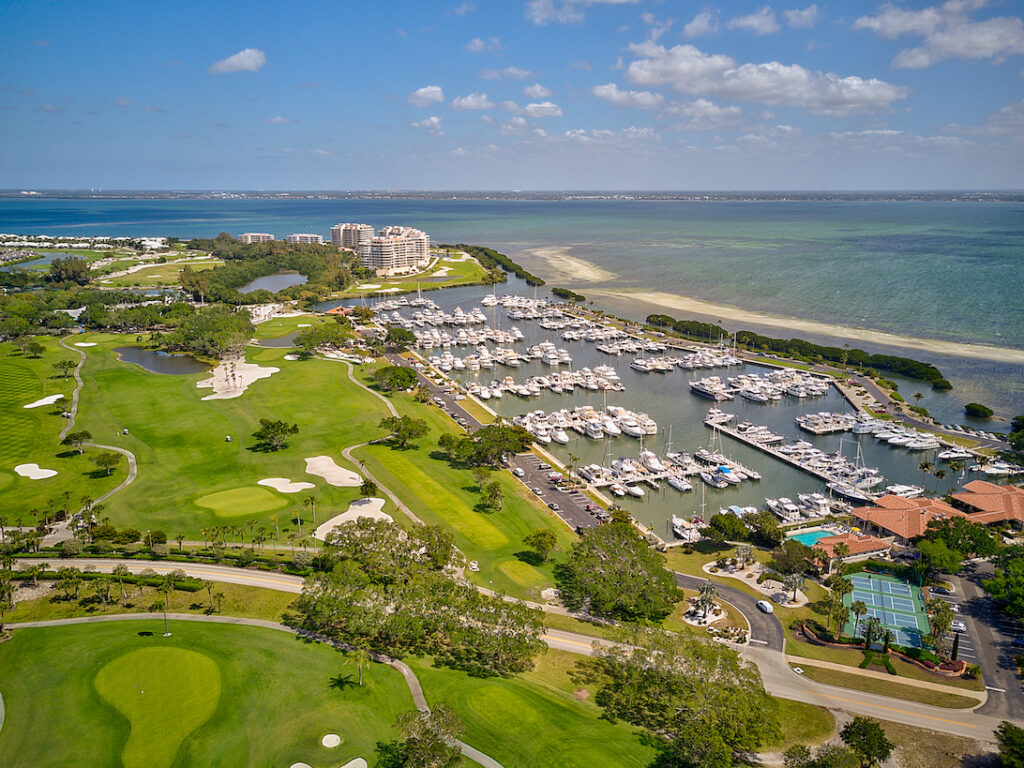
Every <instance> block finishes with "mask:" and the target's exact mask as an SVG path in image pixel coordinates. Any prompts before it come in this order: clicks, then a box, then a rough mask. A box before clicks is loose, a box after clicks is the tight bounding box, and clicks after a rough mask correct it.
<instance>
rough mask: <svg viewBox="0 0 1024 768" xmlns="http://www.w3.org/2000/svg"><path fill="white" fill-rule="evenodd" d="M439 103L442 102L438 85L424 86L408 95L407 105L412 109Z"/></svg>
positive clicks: (442, 96) (442, 95)
mask: <svg viewBox="0 0 1024 768" xmlns="http://www.w3.org/2000/svg"><path fill="white" fill-rule="evenodd" d="M439 101H444V91H443V90H441V86H440V85H425V86H423V87H422V88H417V89H416V90H415V91H413V92H412V93H410V94H409V103H410V104H412V105H413V106H414V107H429V106H430V105H431V104H434V103H436V102H439Z"/></svg>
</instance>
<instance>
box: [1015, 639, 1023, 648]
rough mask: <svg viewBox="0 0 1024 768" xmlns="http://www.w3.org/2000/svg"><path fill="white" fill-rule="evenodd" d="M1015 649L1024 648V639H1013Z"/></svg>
mask: <svg viewBox="0 0 1024 768" xmlns="http://www.w3.org/2000/svg"><path fill="white" fill-rule="evenodd" d="M1013 647H1014V648H1024V637H1015V638H1013Z"/></svg>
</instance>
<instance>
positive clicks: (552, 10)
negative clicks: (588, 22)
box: [526, 0, 640, 25]
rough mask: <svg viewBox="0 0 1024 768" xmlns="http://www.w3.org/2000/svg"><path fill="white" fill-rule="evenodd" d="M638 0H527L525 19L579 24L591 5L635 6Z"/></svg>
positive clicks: (542, 22)
mask: <svg viewBox="0 0 1024 768" xmlns="http://www.w3.org/2000/svg"><path fill="white" fill-rule="evenodd" d="M639 2H640V0H528V2H527V3H526V18H527V19H529V20H530V21H532V22H533V23H534V24H540V25H544V24H547V23H548V22H551V21H554V22H557V23H559V24H579V23H580V22H581V21H583V9H584V8H587V7H589V6H592V5H635V4H636V3H639Z"/></svg>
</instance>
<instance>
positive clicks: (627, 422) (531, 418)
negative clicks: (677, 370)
mask: <svg viewBox="0 0 1024 768" xmlns="http://www.w3.org/2000/svg"><path fill="white" fill-rule="evenodd" d="M512 423H513V424H518V425H520V426H522V427H524V428H525V429H526V430H527V431H528V432H530V433H531V434H532V435H534V436H535V437H537V438H538V441H539V442H542V443H543V442H551V440H545V439H544V432H545V430H543V429H541V430H540V434H538V431H537V428H538V427H549V428H550V427H552V426H555V427H558V428H560V429H561V430H563V431H565V430H572V431H574V432H577V433H579V434H581V435H583V436H584V437H589V438H592V439H595V440H600V439H602V438H604V437H606V436H607V437H618V436H619V435H626V436H627V437H636V438H641V437H644V436H645V435H656V434H657V433H658V424H657V422H656V421H654V419H652V418H651V417H650V416H648V415H647V414H646V413H634V412H633V411H630V410H627V409H625V408H622V407H620V406H617V405H609V406H607V407H606V408H605V410H604V411H599V410H597V409H595V408H594V407H593V406H590V405H581V406H579V407H576V408H563V409H561V410H557V411H552V412H551V413H545V412H544V411H542V410H537V411H531V412H529V413H525V414H521V415H519V416H514V417H513V418H512ZM548 436H551V435H548ZM553 439H555V442H563V441H562V440H561V439H560V436H559V438H553ZM564 442H568V437H567V434H566V440H565V441H564Z"/></svg>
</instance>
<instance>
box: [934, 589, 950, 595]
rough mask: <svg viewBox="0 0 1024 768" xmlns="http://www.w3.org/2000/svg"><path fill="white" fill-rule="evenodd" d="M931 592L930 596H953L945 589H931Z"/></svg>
mask: <svg viewBox="0 0 1024 768" xmlns="http://www.w3.org/2000/svg"><path fill="white" fill-rule="evenodd" d="M931 591H932V594H935V595H951V594H953V593H952V591H951V590H948V589H946V588H945V587H931Z"/></svg>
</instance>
